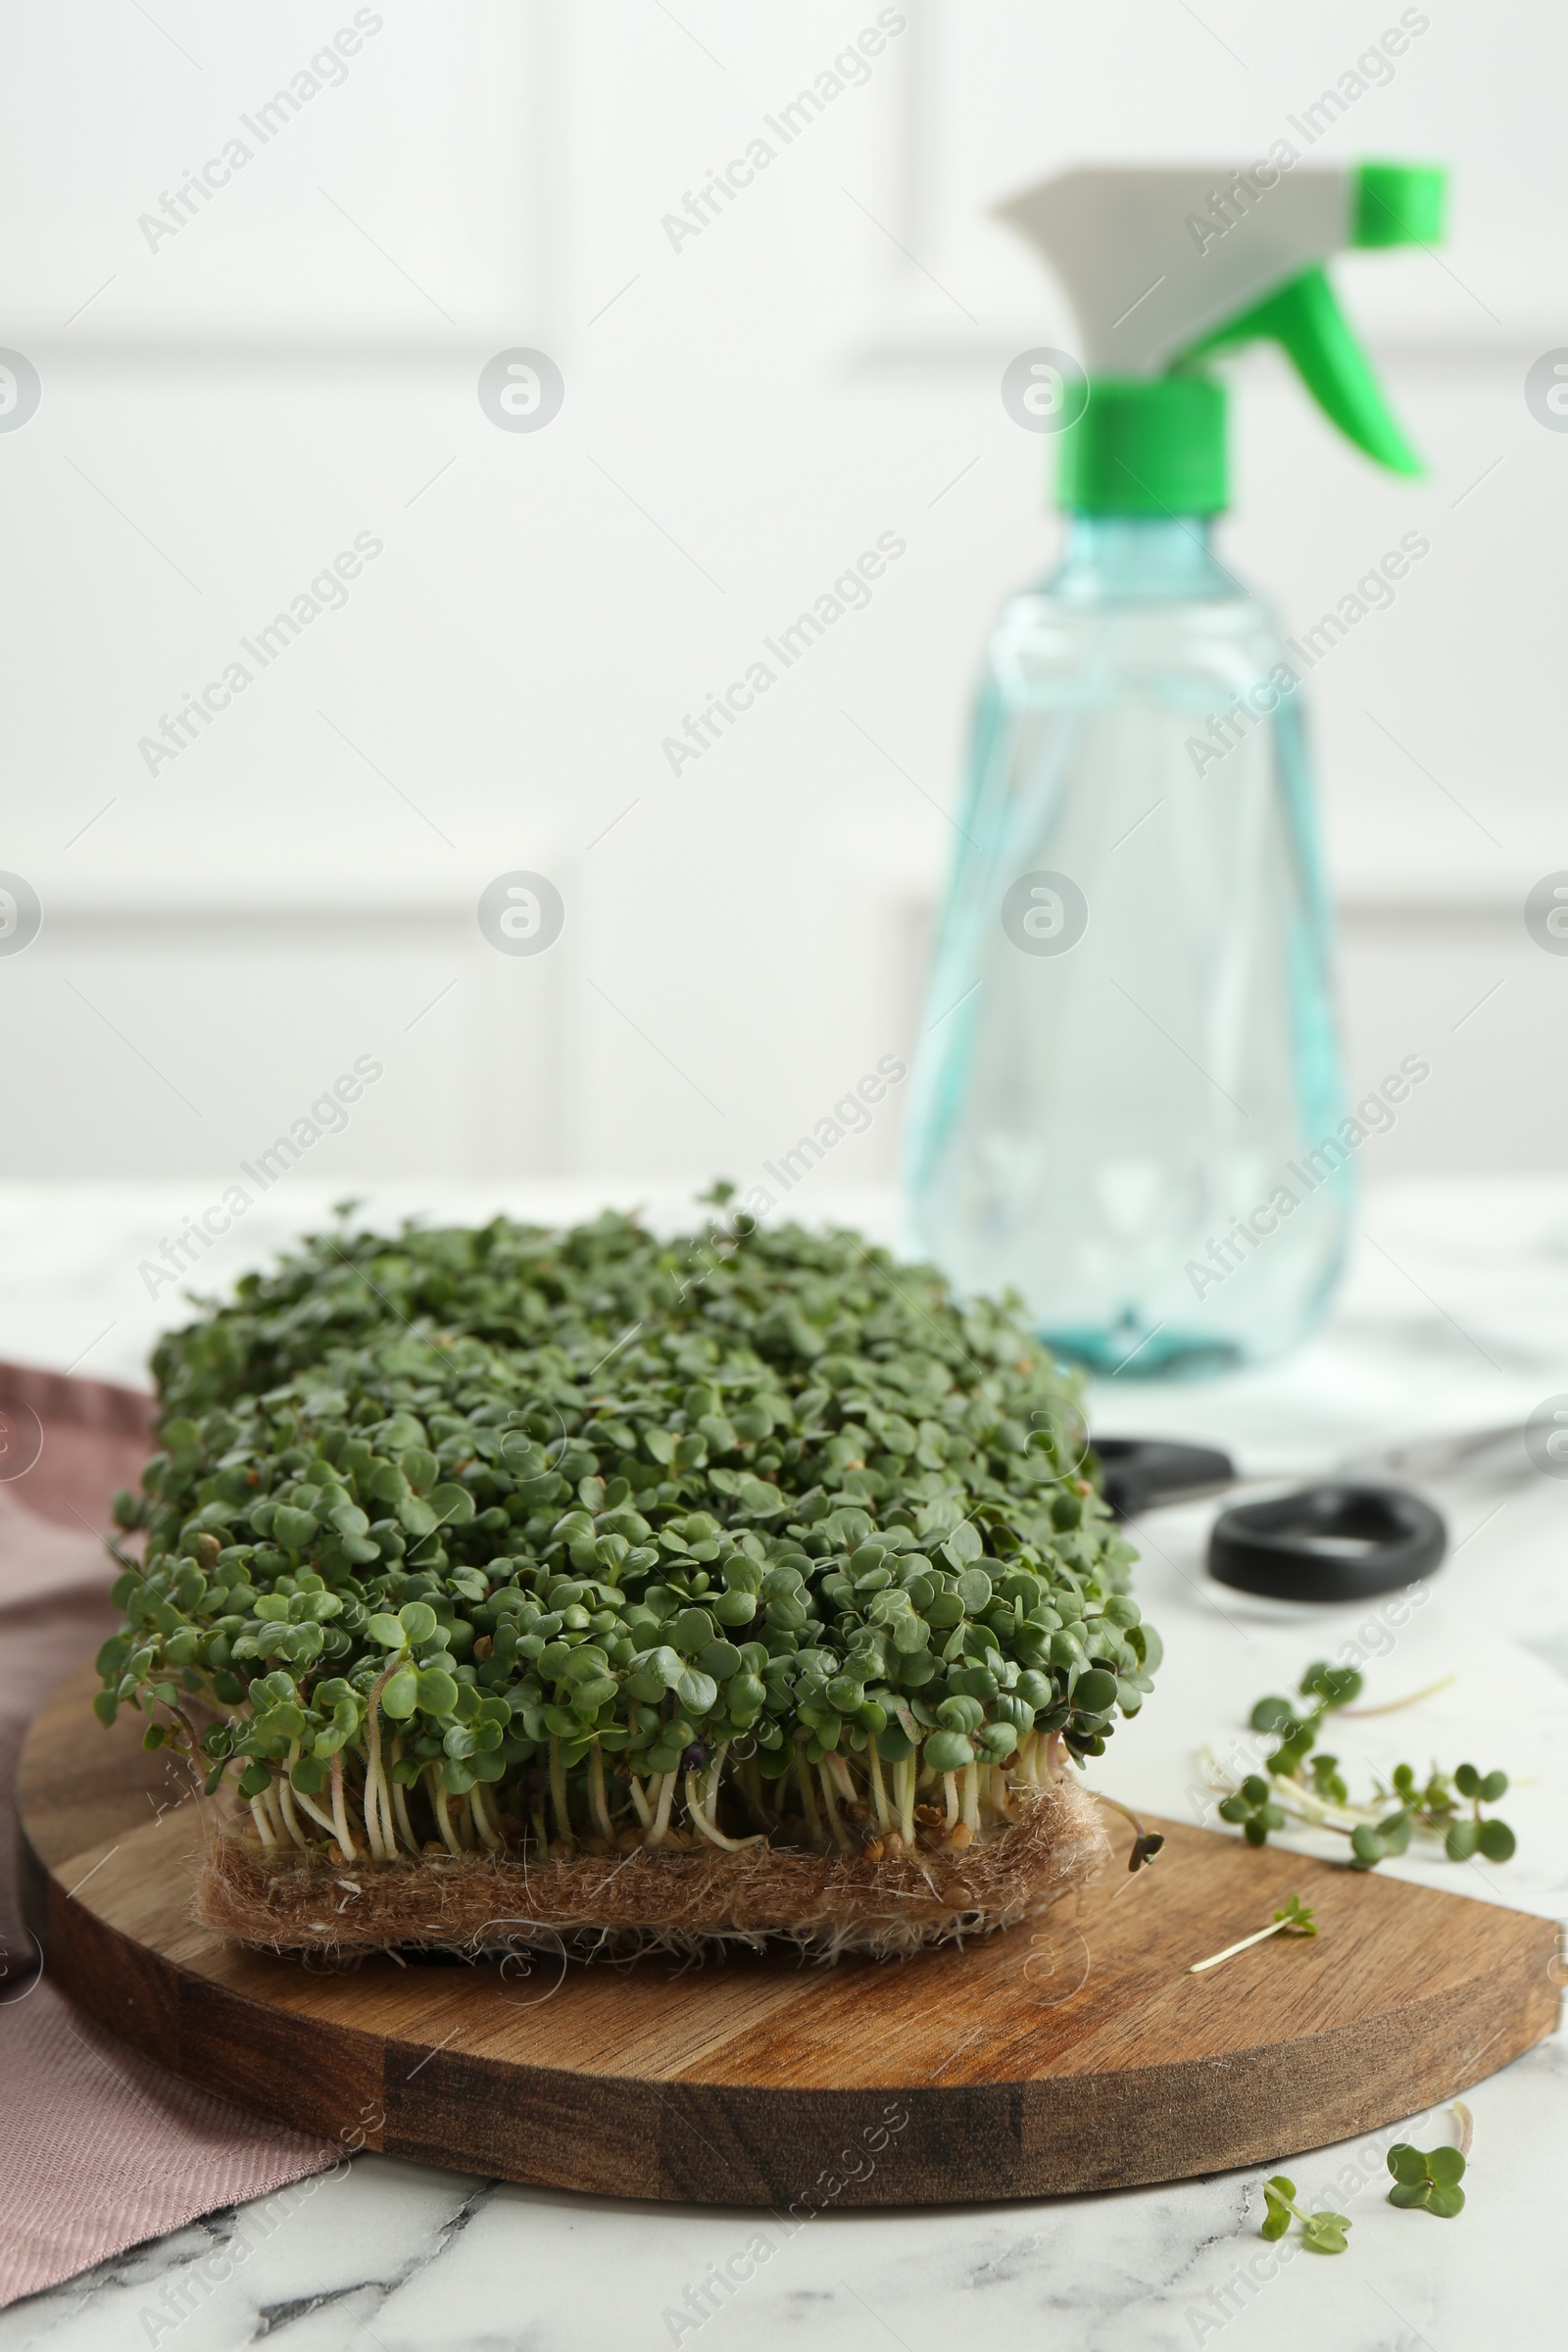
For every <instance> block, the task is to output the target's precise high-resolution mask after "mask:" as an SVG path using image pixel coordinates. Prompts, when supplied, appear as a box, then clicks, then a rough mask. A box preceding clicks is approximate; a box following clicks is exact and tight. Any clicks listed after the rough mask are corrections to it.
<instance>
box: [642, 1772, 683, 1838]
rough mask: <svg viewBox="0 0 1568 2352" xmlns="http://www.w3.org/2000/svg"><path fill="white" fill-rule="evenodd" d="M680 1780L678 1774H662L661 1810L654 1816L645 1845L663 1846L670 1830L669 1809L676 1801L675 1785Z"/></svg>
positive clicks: (660, 1783) (660, 1779)
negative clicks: (665, 1835)
mask: <svg viewBox="0 0 1568 2352" xmlns="http://www.w3.org/2000/svg"><path fill="white" fill-rule="evenodd" d="M679 1778H680V1775H679V1773H678V1772H662V1773H661V1774H660V1776H659V1809H658V1811H657V1812H656V1813H655V1815H654V1826H653V1828H652V1829H651V1830H650V1831H649V1833H648V1835H647V1837H646V1838H644V1839H643V1843H644V1844H645V1845H662V1844H663V1842H664V1834H665V1832H666V1831H667V1830H668V1828H669V1808H670V1806H671V1805H672V1804H673V1803H674V1801H675V1783H676V1782H677V1781H678V1780H679Z"/></svg>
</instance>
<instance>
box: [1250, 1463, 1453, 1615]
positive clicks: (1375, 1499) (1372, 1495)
mask: <svg viewBox="0 0 1568 2352" xmlns="http://www.w3.org/2000/svg"><path fill="white" fill-rule="evenodd" d="M1447 1548H1448V1531H1447V1528H1446V1525H1445V1524H1444V1520H1443V1517H1442V1514H1441V1513H1440V1512H1438V1511H1435V1510H1434V1509H1433V1507H1432V1505H1431V1504H1430V1503H1429V1502H1423V1501H1422V1499H1421V1497H1420V1496H1419V1495H1407V1494H1406V1493H1405V1492H1404V1490H1403V1489H1402V1488H1401V1487H1384V1486H1355V1485H1349V1484H1343V1485H1342V1484H1334V1483H1331V1484H1325V1485H1323V1486H1315V1487H1298V1488H1297V1489H1296V1490H1295V1492H1294V1493H1292V1494H1290V1495H1275V1496H1274V1497H1273V1498H1272V1499H1271V1500H1270V1501H1268V1502H1243V1503H1237V1504H1236V1505H1234V1506H1233V1508H1232V1509H1230V1510H1228V1511H1221V1513H1220V1515H1219V1517H1218V1518H1217V1519H1216V1520H1215V1522H1214V1525H1213V1528H1212V1529H1211V1531H1210V1534H1209V1539H1208V1573H1209V1575H1210V1576H1212V1577H1213V1578H1214V1579H1215V1581H1216V1582H1217V1583H1219V1584H1222V1585H1231V1586H1233V1587H1234V1588H1235V1589H1236V1590H1237V1591H1239V1592H1242V1593H1268V1594H1270V1595H1271V1596H1272V1597H1273V1598H1274V1599H1276V1600H1319V1601H1344V1600H1365V1599H1367V1598H1368V1597H1370V1595H1372V1594H1373V1593H1392V1592H1395V1591H1396V1590H1397V1588H1398V1587H1399V1586H1401V1585H1410V1584H1414V1583H1415V1581H1416V1579H1417V1578H1418V1577H1422V1576H1430V1575H1431V1574H1432V1572H1433V1570H1434V1569H1435V1568H1438V1567H1439V1566H1441V1564H1442V1561H1443V1557H1444V1554H1445V1552H1446V1550H1447Z"/></svg>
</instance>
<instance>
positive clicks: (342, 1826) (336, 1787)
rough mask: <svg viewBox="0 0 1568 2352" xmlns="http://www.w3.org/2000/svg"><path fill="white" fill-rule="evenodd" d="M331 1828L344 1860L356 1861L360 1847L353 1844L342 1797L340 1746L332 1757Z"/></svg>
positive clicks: (346, 1810)
mask: <svg viewBox="0 0 1568 2352" xmlns="http://www.w3.org/2000/svg"><path fill="white" fill-rule="evenodd" d="M332 1829H333V1832H334V1834H335V1836H336V1838H337V1842H338V1851H339V1852H340V1853H341V1854H342V1856H343V1859H344V1861H345V1862H354V1861H357V1860H358V1859H359V1851H360V1849H359V1847H358V1846H357V1845H356V1844H355V1842H354V1833H353V1831H352V1830H351V1829H350V1828H349V1815H348V1807H347V1805H346V1804H345V1802H344V1798H343V1750H342V1749H341V1748H339V1749H338V1750H337V1752H336V1754H335V1755H334V1756H333V1758H332Z"/></svg>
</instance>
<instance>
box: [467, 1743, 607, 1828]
mask: <svg viewBox="0 0 1568 2352" xmlns="http://www.w3.org/2000/svg"><path fill="white" fill-rule="evenodd" d="M476 1785H477V1784H476ZM588 1809H589V1811H590V1812H591V1813H592V1815H593V1821H594V1827H595V1829H596V1830H597V1831H598V1832H599V1835H600V1837H601V1838H613V1836H614V1832H613V1830H612V1828H611V1826H610V1808H609V1806H608V1805H607V1804H606V1802H605V1759H604V1756H603V1754H602V1753H601V1751H600V1746H599V1742H598V1740H595V1741H594V1743H593V1746H592V1747H591V1748H590V1749H589V1751H588Z"/></svg>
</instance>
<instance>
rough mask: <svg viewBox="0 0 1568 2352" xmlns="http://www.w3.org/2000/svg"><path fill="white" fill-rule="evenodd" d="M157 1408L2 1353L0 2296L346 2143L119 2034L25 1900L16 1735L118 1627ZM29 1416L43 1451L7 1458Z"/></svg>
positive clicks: (9, 2296) (317, 2167) (26, 1435)
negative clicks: (35, 1934) (128, 1534)
mask: <svg viewBox="0 0 1568 2352" xmlns="http://www.w3.org/2000/svg"><path fill="white" fill-rule="evenodd" d="M151 1411H152V1400H151V1398H150V1397H143V1396H141V1395H139V1394H137V1392H135V1391H134V1390H130V1389H119V1388H112V1387H110V1386H108V1385H107V1384H105V1383H102V1382H97V1381H79V1380H69V1379H66V1378H65V1377H64V1376H62V1375H60V1374H56V1373H49V1372H38V1371H32V1370H28V1369H26V1368H25V1367H22V1366H18V1365H11V1364H0V1419H3V1423H4V1427H3V1428H0V1469H4V1468H12V1469H13V1475H11V1476H10V1477H9V1478H7V1479H6V1480H5V1482H4V1483H0V1803H3V1805H4V1809H5V1814H6V1817H7V1819H6V1823H5V1825H4V1828H3V1829H0V1967H3V1969H4V1974H0V2304H4V2303H10V2302H14V2301H15V2299H16V2298H17V2296H19V2295H26V2294H32V2293H35V2292H36V2291H37V2289H38V2288H40V2287H44V2286H52V2285H54V2284H55V2283H56V2281H57V2280H59V2279H62V2278H70V2277H72V2275H73V2273H74V2272H76V2271H81V2270H85V2269H87V2268H88V2266H89V2265H90V2264H92V2263H95V2262H101V2261H102V2260H103V2259H104V2258H105V2257H106V2256H107V2255H111V2254H118V2253H121V2252H122V2251H123V2249H124V2248H125V2247H126V2246H131V2245H135V2244H136V2243H137V2242H138V2241H139V2240H140V2239H142V2238H147V2237H157V2236H159V2235H161V2234H162V2233H163V2232H164V2231H165V2230H168V2229H179V2228H180V2227H181V2226H182V2225H183V2224H184V2223H186V2222H189V2221H192V2220H194V2218H195V2217H196V2215H198V2214H202V2213H211V2212H213V2211H215V2210H216V2209H217V2208H219V2207H221V2206H227V2205H236V2204H240V2203H242V2202H243V2201H244V2200H245V2199H247V2198H250V2197H263V2196H268V2195H270V2193H271V2192H272V2190H274V2189H276V2188H278V2187H280V2186H281V2185H282V2184H283V2183H284V2182H285V2181H288V2180H300V2179H302V2178H303V2177H304V2176H305V2175H306V2174H308V2173H319V2172H321V2171H324V2170H325V2168H326V2167H327V2166H328V2165H330V2164H332V2163H334V2162H335V2161H337V2159H338V2158H339V2157H340V2155H341V2153H342V2151H341V2150H340V2149H337V2148H332V2147H329V2146H328V2145H327V2144H326V2143H325V2142H324V2141H322V2140H319V2139H314V2138H311V2137H309V2136H308V2135H307V2134H306V2133H304V2132H300V2131H287V2130H285V2129H284V2127H283V2126H281V2125H279V2124H270V2123H265V2122H263V2121H262V2120H261V2119H259V2118H257V2117H254V2116H249V2115H246V2114H244V2113H243V2112H242V2111H241V2110H240V2109H239V2108H238V2107H232V2106H230V2105H229V2103H228V2101H227V2100H226V2099H216V2098H213V2097H212V2096H210V2094H209V2093H208V2092H206V2091H204V2090H197V2089H195V2088H194V2087H193V2086H192V2085H191V2084H190V2083H188V2082H181V2081H180V2080H179V2079H178V2078H177V2077H176V2076H174V2075H170V2074H166V2073H165V2072H164V2070H163V2068H162V2067H160V2066H156V2065H154V2064H153V2062H152V2060H151V2059H148V2058H142V2057H139V2056H138V2055H137V2054H136V2053H135V2052H134V2051H132V2050H127V2049H124V2048H123V2047H122V2045H121V2044H120V2043H119V2042H117V2041H116V2040H114V2039H113V2037H112V2036H111V2035H109V2034H105V2033H103V2032H102V2031H101V2029H100V2028H99V2027H97V2026H95V2025H93V2024H92V2023H91V2022H90V2021H89V2020H88V2019H87V2018H85V2017H84V2016H83V2015H82V2014H81V2013H80V2012H79V2011H78V2010H75V2009H73V2007H72V2006H71V2004H70V2002H69V2001H67V2000H65V1999H64V1998H63V1997H62V1995H61V1994H59V1993H58V1992H56V1991H55V1989H54V1987H53V1985H51V1984H50V1983H49V1978H48V1972H47V1970H45V1971H43V1972H42V1973H40V1972H39V1969H38V1953H37V1946H36V1945H35V1943H34V1942H33V1941H32V1938H31V1937H30V1936H29V1935H28V1933H27V1931H26V1929H25V1927H24V1925H23V1922H22V1918H21V1914H20V1912H19V1910H18V1906H17V1894H16V1851H15V1837H14V1834H13V1833H12V1831H11V1828H10V1814H11V1805H12V1789H13V1785H14V1781H15V1774H16V1764H17V1756H18V1752H19V1750H20V1748H21V1745H22V1739H23V1734H24V1732H25V1729H26V1725H27V1721H28V1718H29V1717H30V1715H31V1714H32V1712H33V1710H34V1708H35V1707H36V1706H37V1705H38V1704H39V1702H40V1700H41V1699H43V1698H45V1697H47V1696H48V1694H49V1692H50V1691H52V1690H53V1689H54V1688H55V1686H56V1685H57V1684H58V1683H59V1682H61V1681H62V1680H63V1679H64V1677H65V1676H66V1675H67V1674H69V1673H70V1672H71V1670H72V1669H73V1667H75V1666H78V1665H79V1664H80V1663H81V1661H82V1659H83V1658H84V1657H90V1656H91V1654H92V1652H93V1650H94V1649H95V1648H96V1647H97V1645H98V1644H99V1642H102V1641H103V1640H104V1639H105V1637H106V1636H107V1635H109V1634H111V1633H113V1632H114V1631H115V1628H116V1625H117V1623H118V1619H117V1618H116V1616H115V1613H114V1611H113V1610H112V1609H111V1608H110V1606H109V1603H108V1600H107V1598H106V1597H105V1595H106V1593H107V1591H108V1584H109V1576H110V1570H109V1564H108V1562H107V1561H106V1559H105V1557H104V1552H103V1546H102V1541H101V1536H100V1532H99V1531H101V1530H102V1529H103V1528H105V1527H106V1526H107V1525H108V1506H109V1497H110V1495H112V1494H113V1492H114V1490H115V1488H116V1487H119V1486H127V1485H134V1484H135V1483H136V1480H137V1477H138V1474H139V1472H140V1468H141V1464H142V1462H143V1461H144V1460H145V1458H146V1456H147V1454H148V1453H149V1452H150V1450H151V1443H150V1438H149V1434H148V1433H149V1429H150V1423H151ZM29 1416H35V1417H36V1418H35V1419H33V1418H29ZM40 1428H41V1432H42V1439H43V1446H42V1451H41V1453H40V1454H39V1455H38V1458H37V1460H36V1462H35V1463H34V1464H33V1465H32V1466H31V1467H30V1468H28V1469H26V1470H25V1472H24V1473H22V1474H21V1475H16V1474H15V1472H14V1465H16V1464H18V1463H20V1462H22V1461H25V1459H26V1458H27V1456H28V1454H29V1453H30V1451H31V1448H32V1444H33V1443H34V1442H35V1439H36V1435H37V1432H38V1430H39V1429H40Z"/></svg>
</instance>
